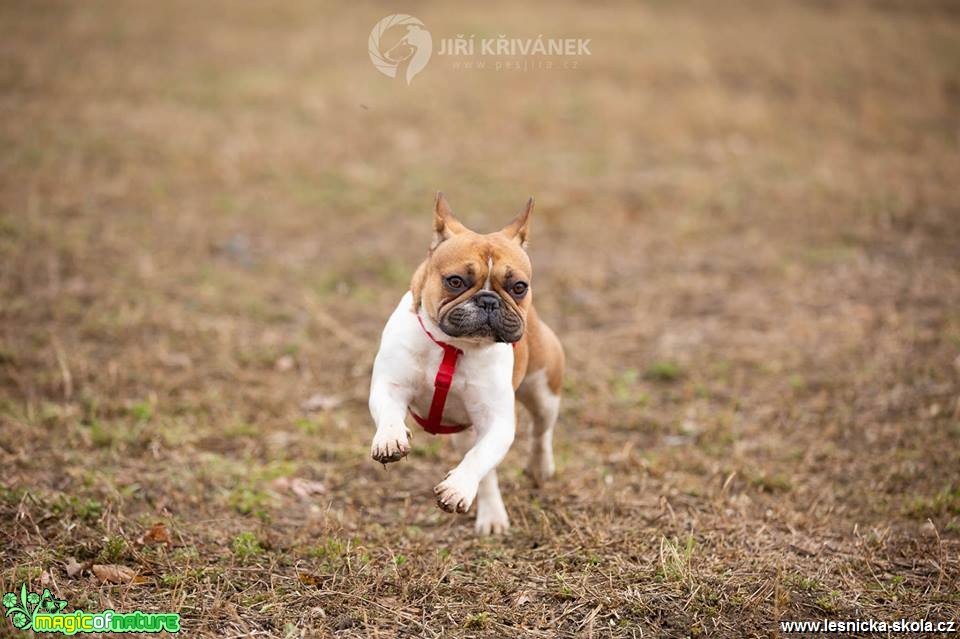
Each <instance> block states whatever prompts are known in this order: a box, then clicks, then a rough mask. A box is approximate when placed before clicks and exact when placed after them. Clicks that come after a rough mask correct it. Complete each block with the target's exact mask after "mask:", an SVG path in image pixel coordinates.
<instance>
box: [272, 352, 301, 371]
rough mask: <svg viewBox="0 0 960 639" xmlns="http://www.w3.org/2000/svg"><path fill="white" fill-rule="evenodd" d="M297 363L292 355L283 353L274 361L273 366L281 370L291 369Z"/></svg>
mask: <svg viewBox="0 0 960 639" xmlns="http://www.w3.org/2000/svg"><path fill="white" fill-rule="evenodd" d="M296 365H297V360H295V359H293V356H292V355H284V356H283V357H281V358H279V359H278V360H277V361H276V362H274V364H273V367H274V368H275V369H276V370H278V371H281V372H284V371H290V370H293V368H294V367H295V366H296Z"/></svg>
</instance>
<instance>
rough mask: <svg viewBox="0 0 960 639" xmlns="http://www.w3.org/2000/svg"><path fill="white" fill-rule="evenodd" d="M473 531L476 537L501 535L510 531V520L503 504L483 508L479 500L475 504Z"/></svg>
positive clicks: (481, 501)
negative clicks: (475, 514)
mask: <svg viewBox="0 0 960 639" xmlns="http://www.w3.org/2000/svg"><path fill="white" fill-rule="evenodd" d="M474 529H475V530H476V531H477V534H478V535H503V534H505V533H506V532H507V531H508V530H510V519H509V518H508V517H507V511H506V510H505V509H504V507H503V503H500V504H497V505H495V506H485V505H484V503H483V500H482V499H481V500H480V502H479V503H478V504H477V522H476V524H475V525H474Z"/></svg>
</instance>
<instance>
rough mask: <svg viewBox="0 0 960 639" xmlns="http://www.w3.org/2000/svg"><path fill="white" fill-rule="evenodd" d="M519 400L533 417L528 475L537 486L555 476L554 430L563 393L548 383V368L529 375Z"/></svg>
mask: <svg viewBox="0 0 960 639" xmlns="http://www.w3.org/2000/svg"><path fill="white" fill-rule="evenodd" d="M517 399H519V400H520V402H521V403H522V404H523V405H524V406H526V407H527V410H528V411H530V416H531V417H532V418H533V433H532V434H533V436H532V438H531V442H530V459H529V460H528V461H527V467H526V470H525V472H526V474H527V475H528V476H529V477H530V478H531V479H532V480H533V483H534V484H536V485H537V486H542V485H543V483H544V482H545V481H546V480H547V479H549V478H550V477H552V476H553V473H554V472H555V470H556V465H555V464H554V461H553V427H554V426H555V425H556V423H557V415H558V414H559V413H560V394H559V393H555V392H553V390H551V388H550V385H549V384H548V383H547V372H546V370H545V369H543V370H539V371H535V372H533V373H529V374H528V375H527V377H526V378H525V379H524V380H523V383H522V384H521V385H520V388H518V389H517Z"/></svg>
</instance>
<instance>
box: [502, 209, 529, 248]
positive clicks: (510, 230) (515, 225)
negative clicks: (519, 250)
mask: <svg viewBox="0 0 960 639" xmlns="http://www.w3.org/2000/svg"><path fill="white" fill-rule="evenodd" d="M532 211H533V198H530V199H529V200H527V206H526V207H525V208H524V209H523V211H522V212H521V213H520V215H518V216H517V217H516V219H515V220H513V222H510V224H508V225H507V226H505V227H503V229H502V230H501V231H500V232H501V233H503V234H504V235H506V236H507V237H509V238H510V239H511V240H516V241H517V242H518V243H519V244H520V246H521V247H523V248H524V249H526V248H527V236H528V234H529V232H530V213H531V212H532Z"/></svg>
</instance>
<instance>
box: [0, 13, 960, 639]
mask: <svg viewBox="0 0 960 639" xmlns="http://www.w3.org/2000/svg"><path fill="white" fill-rule="evenodd" d="M398 10H408V11H410V12H411V13H413V14H415V15H416V16H417V17H419V18H420V19H422V20H423V21H424V23H425V24H426V26H427V28H428V29H429V30H430V31H431V32H432V34H433V37H434V46H435V47H439V44H440V42H439V41H440V39H441V38H452V37H456V35H457V34H464V35H467V36H469V35H470V34H474V35H476V37H477V38H481V37H494V38H495V37H497V36H498V35H501V34H506V35H508V36H509V37H519V38H536V37H537V36H538V35H543V37H545V38H549V37H585V38H590V39H591V44H590V49H591V52H592V55H590V56H583V57H581V58H577V59H576V60H575V62H577V68H566V69H564V68H560V65H561V64H562V62H563V61H564V60H563V59H557V63H558V65H557V66H556V67H554V68H551V69H545V68H535V69H529V68H528V69H527V70H525V71H524V70H515V69H509V70H508V69H502V70H497V69H496V68H491V67H490V66H488V67H487V68H485V69H476V68H473V69H465V68H455V66H454V64H455V62H456V61H455V60H454V59H452V58H449V57H443V56H439V55H435V56H434V58H433V60H431V62H430V64H429V65H428V66H427V68H426V69H425V70H424V71H423V73H422V74H420V75H419V76H417V77H416V78H415V79H414V80H413V82H412V84H411V85H410V86H409V87H407V86H404V85H402V84H398V83H396V82H391V81H390V79H388V78H386V77H384V76H382V75H380V74H378V73H377V72H376V70H375V69H374V68H373V66H372V65H371V64H370V61H369V60H368V58H367V52H366V50H365V49H364V45H365V43H366V39H367V36H368V34H369V30H370V28H371V26H372V25H373V24H374V23H375V22H376V21H377V20H379V19H380V18H381V17H383V16H384V15H386V14H388V13H391V12H394V11H398ZM0 23H2V24H3V25H4V29H3V31H4V37H3V38H0V87H2V91H0V114H2V118H0V146H2V148H3V153H2V154H0V435H2V437H0V481H2V491H0V587H2V588H3V591H4V592H5V591H6V590H11V589H13V588H19V585H20V583H21V582H23V581H26V582H27V583H28V586H29V587H31V588H35V589H40V588H42V587H49V588H50V589H51V590H53V591H54V592H55V593H56V594H58V595H59V596H60V597H62V598H64V599H66V600H68V601H69V603H70V606H71V608H69V610H73V609H74V608H83V609H85V610H88V611H96V610H104V609H106V608H113V609H114V610H118V611H130V610H134V609H141V610H144V611H167V610H169V611H176V612H179V613H180V614H181V615H182V617H183V627H184V631H183V633H182V634H184V635H185V636H190V637H196V636H202V637H214V636H217V637H248V636H276V637H301V636H303V637H307V636H338V637H393V636H397V635H402V636H423V637H439V636H476V637H488V636H489V637H500V636H523V637H554V636H575V635H576V636H587V637H590V636H596V637H606V636H611V637H612V636H616V637H686V636H693V637H700V636H718V637H740V636H751V637H767V636H777V635H778V624H777V622H778V620H804V619H819V618H824V617H827V618H833V619H849V618H875V619H883V620H892V619H900V618H902V617H906V618H909V619H919V618H925V619H933V620H951V619H952V620H960V594H958V592H960V556H958V553H960V403H958V395H960V393H958V378H960V360H958V352H960V303H958V302H960V187H958V184H960V180H958V177H960V153H958V151H960V126H958V122H960V119H958V117H960V99H958V98H960V12H958V11H957V5H956V4H955V3H952V2H933V1H918V2H907V1H902V2H897V1H884V2H874V3H860V2H843V3H839V2H836V3H834V2H793V3H787V2H749V1H744V2H724V3H708V2H703V3H688V2H684V3H666V2H649V3H644V4H638V3H628V2H615V3H612V4H604V5H602V6H599V5H597V6H595V5H593V4H590V3H571V4H566V5H563V6H556V5H554V4H551V5H546V4H544V5H541V6H539V7H533V6H518V5H516V4H508V3H503V4H500V5H497V6H495V7H493V8H490V7H487V6H484V7H479V6H477V7H472V6H468V5H459V6H451V3H442V4H441V3H429V4H419V3H418V4H416V5H415V6H411V7H409V8H408V9H404V8H400V7H394V6H392V5H391V6H387V5H375V4H369V3H359V4H358V3H341V4H338V5H334V6H333V7H324V6H322V4H321V3H319V2H313V1H310V2H308V1H306V0H295V1H291V2H282V3H277V2H271V3H240V2H226V1H220V2H203V3H187V2H181V1H179V0H178V1H177V2H155V3H134V2H93V1H91V2H82V3H81V2H74V3H68V2H54V1H44V2H5V3H2V4H0ZM567 61H570V60H567ZM437 189H443V190H444V191H446V192H447V193H448V196H449V197H450V200H451V202H452V204H453V206H454V208H455V209H456V210H457V211H458V212H459V213H460V214H461V217H462V218H463V219H464V220H465V222H467V223H468V224H469V225H471V226H473V227H475V228H478V229H480V230H492V229H494V228H497V227H498V226H499V225H500V224H502V223H504V222H505V221H507V220H509V219H510V217H511V216H512V215H513V213H514V212H515V211H516V210H518V209H519V207H520V206H521V205H522V203H523V202H524V201H525V198H526V197H527V196H529V195H534V196H536V197H537V200H538V209H537V211H536V214H535V215H536V218H535V220H534V226H533V236H532V246H531V254H532V257H533V261H534V265H535V268H536V278H535V290H536V299H537V305H538V308H539V309H540V312H541V315H542V316H543V317H544V318H545V319H546V320H547V321H548V322H549V323H550V324H551V325H552V326H554V327H555V328H556V329H557V332H558V334H559V335H560V336H561V339H562V341H563V342H564V344H565V347H566V349H567V355H568V368H569V370H568V373H567V377H566V381H565V399H564V404H563V410H562V414H561V418H560V426H559V431H558V435H557V443H556V445H557V456H558V466H559V473H558V476H557V477H556V479H555V480H554V481H552V482H551V483H550V484H549V485H548V486H546V487H545V488H544V489H542V490H539V491H537V490H534V489H533V488H532V487H531V486H530V485H529V483H528V481H526V479H525V478H524V477H523V476H522V475H521V473H520V469H521V468H522V466H523V463H524V448H525V445H526V437H525V435H526V428H527V425H528V422H527V419H526V416H523V417H522V420H521V435H520V437H519V438H518V442H517V444H516V446H515V450H514V451H512V452H511V453H510V455H509V456H508V458H507V460H506V461H505V462H504V465H503V466H502V467H501V477H502V480H501V483H502V486H503V488H504V492H505V498H506V503H507V509H508V511H509V513H510V516H511V518H512V522H513V528H512V530H511V532H510V534H509V535H508V536H506V537H503V538H496V539H477V538H475V537H474V536H473V534H472V518H471V517H466V516H451V515H448V514H446V513H443V512H441V511H440V510H438V509H437V507H436V506H435V504H434V500H433V498H432V494H431V489H432V487H433V486H434V484H435V483H436V482H437V481H438V480H439V479H440V478H441V477H442V476H443V474H444V473H445V472H446V471H447V470H448V469H449V468H450V467H451V466H452V465H453V464H454V463H455V461H456V455H455V452H454V451H453V449H452V447H451V445H450V443H449V442H448V441H447V440H444V439H442V438H432V437H430V436H428V435H426V434H425V433H423V432H415V433H414V440H413V443H414V445H415V449H414V452H413V454H412V456H411V457H410V458H409V459H407V460H405V461H403V462H402V463H399V464H396V465H393V466H391V467H389V468H386V469H385V468H384V467H382V466H380V465H378V464H375V463H374V462H372V461H371V460H370V459H369V457H368V453H369V450H368V448H369V441H370V437H371V435H372V425H371V421H370V418H369V415H368V413H367V409H366V389H367V383H368V379H369V373H370V366H371V362H372V357H373V354H374V352H375V350H376V345H377V340H378V335H379V330H380V328H381V327H382V325H383V322H384V320H385V319H386V317H387V316H388V314H389V313H390V311H391V310H392V308H393V306H394V305H395V304H396V301H397V300H398V299H399V297H400V296H401V295H402V293H403V291H404V290H405V287H406V285H407V282H408V278H409V276H410V273H411V271H412V269H413V268H414V267H415V266H416V264H417V262H418V260H419V259H421V258H422V256H423V255H424V252H425V250H426V247H427V244H428V241H429V232H430V231H429V224H430V217H429V216H430V207H431V204H432V197H433V193H434V191H435V190H437ZM311 397H314V399H315V400H316V401H315V402H314V404H317V406H315V407H314V410H311V411H304V409H303V408H302V405H303V404H304V402H305V401H306V400H308V399H310V398H311ZM305 480H310V481H312V482H320V483H321V484H322V490H321V487H320V486H317V485H316V484H314V483H309V482H307V481H305ZM157 522H162V523H163V524H164V526H163V527H160V528H157V529H155V530H154V534H152V535H151V534H148V535H147V536H146V537H144V538H143V539H141V536H142V535H144V534H145V533H147V532H148V531H150V530H151V527H152V526H154V524H155V523H157ZM166 533H169V535H170V539H169V543H163V542H165V541H166V537H165V535H166ZM71 558H73V559H75V560H76V563H78V564H80V565H81V567H80V569H79V571H78V570H77V568H76V566H75V565H74V562H72V561H71ZM93 564H99V565H110V564H118V565H122V566H126V567H128V568H131V569H133V570H135V571H138V572H139V574H140V575H141V576H142V577H143V578H144V579H141V580H140V581H143V582H144V583H140V584H137V585H132V584H125V585H111V584H105V585H101V583H100V579H99V578H98V577H97V576H96V574H94V573H93V571H92V569H91V567H92V565H93ZM68 565H69V566H70V567H71V569H70V573H72V574H70V573H68V571H67V566H68ZM101 572H102V570H101ZM0 633H9V634H10V635H11V636H17V635H18V634H19V633H17V632H16V631H14V630H12V628H11V627H10V626H2V629H0ZM793 636H797V635H793ZM848 636H850V635H848Z"/></svg>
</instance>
